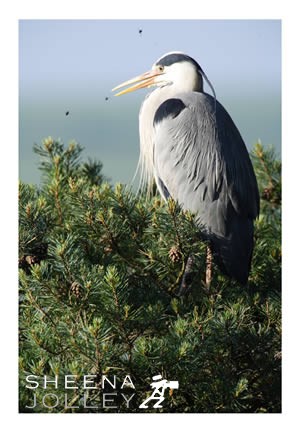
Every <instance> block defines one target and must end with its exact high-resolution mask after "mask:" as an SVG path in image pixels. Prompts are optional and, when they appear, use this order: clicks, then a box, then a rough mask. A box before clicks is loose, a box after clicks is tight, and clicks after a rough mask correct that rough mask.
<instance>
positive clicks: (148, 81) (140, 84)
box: [112, 70, 164, 96]
mask: <svg viewBox="0 0 300 439" xmlns="http://www.w3.org/2000/svg"><path fill="white" fill-rule="evenodd" d="M163 74H164V73H163V72H159V71H157V70H150V71H149V72H146V73H143V74H142V75H139V76H136V77H135V78H132V79H129V80H128V81H125V82H123V83H122V84H120V85H117V86H116V87H115V88H113V89H112V91H115V90H118V89H119V88H122V87H126V86H127V85H131V84H135V85H132V86H131V87H128V88H125V90H122V91H120V92H119V93H116V94H115V96H121V95H124V94H126V93H130V92H132V91H135V90H138V89H139V88H145V87H151V86H152V85H155V84H156V81H155V79H156V77H157V76H160V75H163Z"/></svg>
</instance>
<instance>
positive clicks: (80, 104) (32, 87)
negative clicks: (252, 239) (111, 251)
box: [19, 20, 281, 182]
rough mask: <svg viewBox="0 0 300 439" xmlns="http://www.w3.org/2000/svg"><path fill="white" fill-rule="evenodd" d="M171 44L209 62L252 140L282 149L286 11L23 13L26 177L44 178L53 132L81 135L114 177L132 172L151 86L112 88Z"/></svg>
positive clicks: (220, 94)
mask: <svg viewBox="0 0 300 439" xmlns="http://www.w3.org/2000/svg"><path fill="white" fill-rule="evenodd" d="M140 31H141V32H140ZM171 50H180V51H183V52H185V53H187V54H189V55H191V56H192V57H193V58H195V59H196V60H197V61H198V63H199V64H200V65H201V66H202V68H203V70H204V71H205V72H206V74H207V76H208V77H209V79H210V81H211V82H212V83H213V85H214V88H215V90H216V93H217V98H218V99H219V100H220V102H221V103H222V104H223V105H224V106H225V107H226V108H227V110H228V111H229V112H230V114H231V116H232V117H233V119H234V121H235V122H236V124H237V126H238V128H239V129H240V131H241V134H242V135H243V137H244V139H245V141H246V144H247V146H248V148H251V146H252V145H253V143H254V142H255V141H256V140H257V139H258V138H260V139H262V141H263V143H266V144H269V143H272V144H274V145H275V147H276V149H277V150H279V149H280V147H281V120H280V117H281V99H280V93H281V22H280V21H279V20H21V21H20V24H19V60H20V61H19V69H20V75H19V81H20V132H19V134H20V176H21V178H22V179H24V180H25V181H32V182H38V181H39V174H38V171H37V170H36V157H34V155H33V153H32V146H33V144H34V143H35V142H37V143H38V142H40V141H41V140H42V138H43V137H47V136H49V135H52V136H53V137H60V138H61V139H62V140H63V141H65V142H68V141H69V140H71V139H74V138H75V139H76V140H77V141H79V142H80V143H81V144H83V145H84V146H85V148H86V155H87V156H92V157H95V158H98V159H100V160H102V161H103V163H104V171H106V175H108V176H109V177H111V178H112V181H119V180H120V181H124V182H129V181H130V178H131V176H132V175H133V173H134V169H135V166H136V163H137V159H138V111H139V106H140V103H141V101H142V100H143V97H144V96H145V94H146V93H147V92H145V90H141V91H138V92H136V93H135V94H132V95H126V96H124V97H122V98H115V97H113V95H112V93H111V88H113V87H114V86H115V85H117V84H118V83H120V82H123V81H124V80H126V79H129V78H130V77H132V76H136V75H137V74H139V73H142V72H144V71H146V70H147V69H149V67H151V65H152V64H153V63H154V61H155V60H156V59H157V58H159V57H160V56H161V55H162V54H164V53H166V52H169V51H171ZM106 97H108V98H109V100H105V98H106ZM65 111H69V112H70V114H69V116H68V117H67V118H66V117H65Z"/></svg>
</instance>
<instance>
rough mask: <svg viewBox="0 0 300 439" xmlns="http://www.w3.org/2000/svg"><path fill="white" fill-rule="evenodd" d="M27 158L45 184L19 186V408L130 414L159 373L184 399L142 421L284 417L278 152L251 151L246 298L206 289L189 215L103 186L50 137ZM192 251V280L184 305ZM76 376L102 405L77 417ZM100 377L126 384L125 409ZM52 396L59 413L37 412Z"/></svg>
mask: <svg viewBox="0 0 300 439" xmlns="http://www.w3.org/2000/svg"><path fill="white" fill-rule="evenodd" d="M35 151H36V153H37V154H39V155H40V157H41V159H42V162H41V166H40V169H41V171H42V177H43V184H42V185H41V187H35V186H31V185H27V184H24V183H20V211H19V212H20V260H19V261H20V276H19V279H20V411H21V412H46V411H52V412H97V411H99V412H101V411H108V412H109V411H118V412H126V411H128V412H139V411H142V410H141V409H139V404H141V403H142V402H143V400H144V399H145V398H146V396H149V395H150V390H151V388H150V383H151V381H152V376H154V375H157V374H161V375H163V376H164V377H165V378H167V379H169V380H178V381H179V389H178V390H177V389H176V390H171V389H170V390H168V391H166V394H165V396H166V399H165V401H164V404H163V408H161V409H152V408H150V406H149V409H148V410H146V411H150V412H151V411H153V412H164V411H165V412H206V413H216V412H279V411H280V410H281V361H280V351H281V305H280V288H281V240H280V200H281V197H280V162H279V161H277V160H276V158H275V156H274V153H273V151H272V150H271V149H265V148H263V147H262V145H260V144H257V145H256V147H255V149H254V150H253V153H252V158H253V163H254V166H255V170H256V174H257V176H258V181H259V187H260V192H261V194H262V195H261V215H260V217H259V219H258V220H257V222H256V230H255V241H256V245H255V250H254V255H253V264H252V271H251V275H250V278H249V283H248V285H247V287H241V286H240V285H239V284H237V283H236V282H234V281H232V280H230V279H228V278H226V277H225V276H223V275H222V274H221V273H220V272H219V270H218V268H217V267H214V274H213V280H212V284H211V288H210V291H209V292H208V291H207V289H206V287H205V284H204V279H205V257H206V256H205V255H206V246H205V244H204V243H203V242H201V241H200V238H199V231H198V229H197V227H196V226H195V223H194V219H193V216H192V215H191V214H190V213H188V212H182V211H181V210H180V209H179V207H178V205H176V203H174V202H173V201H169V202H168V203H163V202H162V201H161V200H160V198H159V197H153V198H151V199H147V198H146V197H144V196H143V195H136V194H134V193H132V192H131V191H130V190H128V189H126V187H124V186H122V185H116V186H115V187H114V188H112V187H111V186H110V185H109V184H108V183H106V182H105V178H104V177H103V176H102V174H101V171H102V165H101V163H99V162H92V161H89V162H87V163H81V161H80V154H81V152H82V148H81V147H80V145H78V144H77V143H76V142H72V143H70V144H69V145H68V146H67V147H64V145H63V144H61V143H60V142H57V141H54V140H53V139H51V138H48V139H45V140H44V142H43V144H42V145H41V146H36V147H35ZM190 254H193V255H194V256H195V261H196V267H197V270H196V271H197V273H196V274H195V276H194V277H193V281H192V284H191V286H190V289H189V291H188V294H187V295H185V296H184V297H179V296H178V294H177V293H178V289H179V286H180V282H181V278H182V275H183V272H184V268H185V262H186V260H187V257H188V256H189V255H190ZM28 375H37V376H38V377H43V376H44V375H47V376H48V378H49V379H50V378H52V379H53V377H54V376H55V375H58V376H59V380H60V381H59V382H60V384H59V387H58V389H54V388H53V387H51V386H50V388H49V389H43V388H42V387H41V386H40V387H38V388H37V389H35V391H34V392H33V391H32V390H30V389H27V388H26V387H25V384H26V383H25V378H26V376H28ZM65 375H76V377H77V378H76V380H78V382H77V384H78V386H77V387H78V388H74V389H70V390H65V389H64V383H63V382H61V381H62V379H63V377H64V376H65ZM83 375H95V383H96V387H97V389H93V390H91V389H89V390H88V391H86V393H87V394H88V395H87V396H88V398H89V401H92V404H91V405H93V406H95V407H97V408H90V407H89V408H87V407H84V393H85V390H84V389H83V388H82V385H80V384H79V381H80V379H82V376H83ZM103 375H106V376H107V377H108V378H110V379H112V376H113V375H116V376H117V377H118V379H119V377H120V379H121V381H122V380H123V378H124V377H125V376H126V375H129V376H130V377H131V379H132V381H133V383H134V386H135V389H134V391H133V392H134V396H133V397H132V400H131V401H130V405H129V407H127V405H126V403H125V400H124V397H123V396H121V394H120V392H118V395H117V397H116V398H117V400H116V401H117V402H116V401H115V402H116V404H115V405H116V407H117V408H114V409H112V408H107V407H103V398H104V393H105V389H104V388H103V386H102V385H101V377H102V376H103ZM81 383H82V381H81ZM74 387H75V386H74ZM131 390H132V389H131ZM127 392H129V389H127ZM147 392H148V393H147ZM33 393H34V394H35V395H36V397H37V401H38V403H37V405H36V407H35V408H32V409H30V408H29V407H26V406H29V405H31V404H32V397H33ZM123 393H124V394H125V395H126V394H127V393H126V390H124V391H123ZM47 394H48V395H47ZM49 394H50V395H49ZM51 394H55V395H57V397H58V398H59V404H58V405H57V406H56V407H54V408H48V407H45V406H46V405H48V406H49V407H50V406H51V405H53V406H54V405H55V404H54V403H53V398H55V397H54V396H53V395H52V396H51ZM65 394H67V401H68V404H67V406H65V400H64V398H65ZM129 394H130V393H129ZM46 395H47V396H46ZM43 398H44V400H43ZM51 398H52V402H51ZM41 401H43V402H44V404H42V403H41ZM89 405H90V404H89Z"/></svg>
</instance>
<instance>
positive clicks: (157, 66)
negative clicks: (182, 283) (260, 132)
mask: <svg viewBox="0 0 300 439" xmlns="http://www.w3.org/2000/svg"><path fill="white" fill-rule="evenodd" d="M203 79H205V80H206V82H207V83H208V85H209V86H210V88H211V90H212V92H213V96H211V95H210V94H207V93H206V92H204V90H203ZM127 86H129V87H128V88H126V89H124V90H122V91H120V92H119V93H117V94H116V96H119V95H122V94H125V93H128V92H132V91H135V90H138V89H140V88H144V87H151V86H156V88H155V89H154V90H153V91H152V92H151V93H150V94H148V95H147V96H146V98H145V100H144V102H143V103H142V106H141V109H140V114H139V132H140V160H139V167H140V170H141V184H142V186H148V187H150V186H151V184H152V181H153V178H154V179H155V182H156V185H157V188H158V190H159V192H160V194H161V196H162V198H164V199H167V198H169V197H172V198H173V199H174V200H176V201H177V202H178V203H179V205H180V206H181V207H182V208H183V209H184V210H189V211H191V212H192V213H194V214H195V215H196V219H197V221H198V222H199V225H201V228H202V231H203V234H204V237H205V239H207V240H208V241H209V243H210V244H209V245H210V247H211V251H212V254H213V257H214V260H215V261H216V263H217V264H218V266H219V267H220V269H221V270H222V271H223V272H224V273H225V274H227V275H228V276H229V277H231V278H234V279H236V280H237V281H239V282H240V283H241V284H246V283H247V281H248V276H249V270H250V266H251V259H252V252H253V231H254V220H255V218H256V217H257V216H258V214H259V193H258V187H257V181H256V177H255V174H254V170H253V167H252V163H251V160H250V157H249V154H248V151H247V148H246V146H245V143H244V141H243V139H242V137H241V135H240V133H239V131H238V129H237V127H236V125H235V124H234V122H233V120H232V119H231V117H230V115H229V114H228V112H227V111H226V110H225V108H224V107H223V106H222V105H221V104H220V103H219V102H218V101H217V99H216V95H215V91H214V89H213V87H212V85H211V83H210V82H209V80H208V78H207V76H206V75H205V73H204V71H203V70H202V68H201V67H200V65H199V64H198V63H197V62H196V61H195V60H194V59H193V58H191V57H190V56H188V55H186V54H184V53H182V52H170V53H167V54H165V55H163V56H162V57H160V58H159V59H158V60H157V61H156V62H155V63H154V65H153V66H152V68H151V70H150V71H147V72H146V73H144V74H142V75H139V76H137V77H135V78H133V79H130V80H129V81H126V82H123V83H122V84H120V85H118V86H117V87H115V88H114V89H113V91H114V90H117V89H120V88H123V87H127Z"/></svg>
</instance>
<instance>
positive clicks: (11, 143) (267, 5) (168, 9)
mask: <svg viewBox="0 0 300 439" xmlns="http://www.w3.org/2000/svg"><path fill="white" fill-rule="evenodd" d="M282 3H283V2H276V3H275V2H274V1H269V2H268V1H262V0H260V1H258V0H252V1H251V2H249V3H246V2H242V1H230V0H226V1H223V2H222V1H221V0H220V1H211V0H210V1H208V2H199V1H188V0H185V1H184V2H181V3H180V5H177V4H175V0H174V1H173V2H171V1H161V0H160V1H157V0H151V1H150V2H144V1H140V2H138V3H137V2H129V1H126V0H125V1H124V2H122V1H119V2H116V1H113V2H112V1H109V2H104V1H101V2H100V1H99V0H98V1H90V0H85V1H84V2H75V0H73V1H65V2H62V0H59V1H58V0H52V1H51V2H41V1H21V0H20V1H13V0H11V1H10V2H6V5H5V10H3V8H4V6H2V8H1V9H2V11H1V14H0V16H1V39H0V41H1V51H0V53H1V81H0V84H1V105H0V111H1V119H0V120H1V122H2V123H1V134H2V135H1V146H2V167H1V173H0V174H1V185H0V187H1V215H0V217H1V231H2V235H1V236H2V242H1V243H2V245H1V252H0V253H1V261H0V267H1V269H2V270H1V271H2V273H3V274H2V275H1V287H2V288H1V302H2V303H1V336H2V337H3V338H4V340H3V341H2V344H1V346H2V349H1V350H2V352H1V354H2V355H1V362H0V363H1V384H2V387H1V412H0V413H1V417H2V419H4V421H2V429H3V431H7V432H9V434H10V436H13V435H15V434H18V435H21V437H22V438H23V439H26V438H40V437H43V438H48V437H49V438H50V437H51V438H53V437H62V436H64V435H68V436H69V437H72V438H77V437H78V438H79V437H82V436H83V435H84V436H85V437H86V436H87V435H89V434H90V435H95V436H97V437H119V436H121V437H154V436H156V437H163V435H165V434H167V437H191V436H192V437H194V436H196V437H209V438H215V437H222V438H227V437H228V438H229V437H230V438H235V437H236V438H240V437H243V438H251V439H253V437H272V438H277V437H278V438H279V437H280V438H282V437H283V436H284V435H286V434H287V435H289V433H288V432H287V429H290V430H292V431H294V432H295V431H296V430H297V424H296V421H297V418H296V416H297V415H298V411H299V408H298V400H297V397H298V394H299V390H298V387H299V380H298V377H297V371H298V358H297V356H296V355H297V352H298V346H299V340H298V337H297V335H298V331H299V328H298V327H297V326H296V325H295V323H296V322H297V317H298V313H299V294H300V291H299V286H298V282H297V274H298V271H299V269H298V265H299V263H298V261H299V252H297V251H295V250H294V249H298V243H297V238H298V235H299V233H298V229H299V213H298V211H299V207H298V204H299V188H298V181H297V178H298V174H299V163H300V162H299V147H300V145H299V133H298V130H297V128H298V125H299V110H298V106H299V105H297V108H296V105H295V103H298V102H299V91H298V90H299V78H300V75H299V65H298V59H297V58H299V43H297V41H299V40H300V39H299V31H298V28H299V23H298V21H299V20H298V19H297V17H298V16H299V14H298V10H297V9H296V6H297V2H292V1H291V2H289V1H286V2H284V6H282ZM26 18H28V19H29V18H31V19H32V18H36V19H40V18H46V19H53V18H56V19H58V18H65V19H71V18H72V19H84V18H87V19H88V18H93V19H95V18H99V19H101V18H114V19H116V18H120V19H126V18H154V19H160V18H180V19H184V18H199V19H226V18H228V19H229V18H231V19H232V18H233V19H234V18H236V19H243V18H244V19H251V18H255V19H268V18H270V19H271V18H272V19H283V91H284V94H283V143H282V144H283V147H282V158H283V181H284V191H283V200H284V203H283V205H284V233H283V255H284V276H283V291H284V302H283V315H284V339H283V346H284V356H283V359H284V375H283V376H284V381H283V390H284V399H283V410H284V413H283V414H281V415H270V414H269V415H252V414H249V415H220V414H216V415H202V414H199V415H198V414H195V415H186V416H184V415H183V414H178V415H173V414H166V415H144V414H138V415H133V414H132V415H130V414H129V415H123V414H117V415H113V414H111V415H99V414H98V415H72V416H71V417H70V416H68V415H66V416H62V415H25V414H21V415H19V414H18V413H17V368H16V364H17V335H16V334H17V304H16V295H15V294H16V288H17V278H16V276H17V272H16V263H15V261H16V260H17V232H16V231H17V198H16V197H17V185H16V182H17V179H18V169H17V163H18V155H17V145H18V130H17V120H18V110H17V108H18V107H17V103H18V89H17V81H18V77H17V76H18V73H17V71H18V70H17V69H18V20H19V19H26ZM296 130H297V132H296ZM3 133H4V136H3ZM298 239H299V238H298ZM116 416H118V418H116ZM116 421H117V422H116ZM3 422H4V424H5V425H3ZM293 424H294V426H293ZM64 428H65V429H66V430H64ZM298 430H299V429H298Z"/></svg>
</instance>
